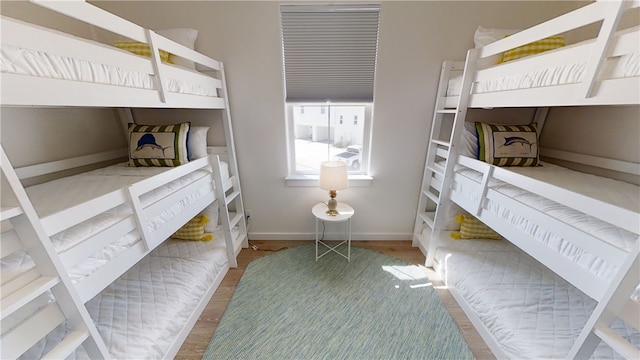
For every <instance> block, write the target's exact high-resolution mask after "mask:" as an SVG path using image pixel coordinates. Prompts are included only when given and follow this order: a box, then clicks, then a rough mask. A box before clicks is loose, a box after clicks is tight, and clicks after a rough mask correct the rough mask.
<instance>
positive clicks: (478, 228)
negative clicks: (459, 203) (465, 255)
mask: <svg viewBox="0 0 640 360" xmlns="http://www.w3.org/2000/svg"><path fill="white" fill-rule="evenodd" d="M456 221H457V222H459V223H460V231H459V232H452V233H451V237H452V238H454V239H458V240H459V239H494V240H499V239H502V237H501V236H500V235H499V234H498V233H497V232H495V231H493V230H491V228H489V227H488V226H487V225H485V224H483V223H482V222H481V221H480V220H478V219H476V218H475V217H473V216H471V215H463V214H460V215H458V216H456Z"/></svg>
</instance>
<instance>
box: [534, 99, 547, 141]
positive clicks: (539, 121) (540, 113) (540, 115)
mask: <svg viewBox="0 0 640 360" xmlns="http://www.w3.org/2000/svg"><path fill="white" fill-rule="evenodd" d="M548 115H549V108H548V107H541V108H536V112H535V114H534V115H533V122H534V123H535V124H536V125H537V129H538V134H537V137H538V138H537V139H538V140H540V133H542V128H543V127H544V123H545V121H547V116H548Z"/></svg>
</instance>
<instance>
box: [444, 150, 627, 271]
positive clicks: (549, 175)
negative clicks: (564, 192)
mask: <svg viewBox="0 0 640 360" xmlns="http://www.w3.org/2000/svg"><path fill="white" fill-rule="evenodd" d="M509 170H511V171H514V172H516V173H519V174H522V175H526V176H528V177H531V178H534V179H537V180H541V181H544V182H546V183H549V184H553V185H557V186H559V187H562V188H565V189H570V190H572V191H574V192H577V193H580V194H583V195H586V196H589V197H592V198H595V199H598V200H601V201H604V202H607V203H610V204H614V205H617V206H620V207H623V208H625V209H629V210H632V211H635V212H638V213H640V197H639V196H638V194H639V193H640V188H639V187H638V186H636V185H632V184H629V183H625V182H622V181H617V180H613V179H608V178H604V177H599V176H595V175H591V174H585V173H581V172H577V171H573V170H570V169H567V168H563V167H561V166H557V165H554V164H549V163H542V166H539V167H511V168H509ZM455 171H456V173H458V174H461V175H464V176H466V177H468V178H471V179H473V180H475V181H478V182H479V181H481V179H482V174H480V173H478V172H476V171H473V170H470V169H468V168H462V167H460V166H458V167H456V170H455ZM489 186H490V187H491V188H492V189H494V190H496V191H498V192H500V193H503V194H505V195H507V196H509V197H511V198H513V199H516V200H518V201H520V202H522V203H524V204H526V205H528V206H530V207H533V208H535V209H538V210H540V211H541V212H544V213H547V214H548V215H550V216H553V217H555V218H558V219H560V220H562V221H564V222H565V223H567V224H570V225H572V226H574V227H576V228H579V229H583V230H584V231H586V232H587V233H590V234H591V235H593V236H595V237H597V238H599V239H602V240H604V241H606V242H609V243H611V244H614V245H616V246H618V247H619V248H622V249H625V250H627V251H628V250H630V249H631V247H632V246H633V244H634V243H635V241H636V239H637V237H636V235H634V234H633V233H631V232H629V231H626V230H622V229H620V228H617V227H615V226H613V225H611V224H608V223H606V222H603V221H601V220H598V219H596V218H593V217H590V216H587V215H585V214H583V213H581V212H578V211H576V210H573V209H570V208H568V207H566V206H563V205H560V204H558V203H556V202H554V201H551V200H549V199H546V198H543V197H541V196H538V195H535V194H532V193H529V192H527V191H525V190H522V189H520V188H518V187H515V186H512V185H509V184H506V183H503V182H501V181H499V180H495V179H490V181H489ZM454 191H456V192H460V193H461V194H462V195H464V196H465V197H468V198H470V199H477V197H478V196H479V194H478V191H477V189H475V188H467V187H466V186H464V185H463V184H462V183H456V186H455V189H454ZM486 208H487V210H489V211H490V212H492V213H494V214H496V215H497V216H498V217H500V218H501V219H503V220H504V221H505V222H507V223H510V224H512V225H514V226H515V227H517V228H518V229H520V230H522V231H524V232H525V233H528V234H530V235H531V236H533V237H534V238H536V239H537V240H539V241H541V242H542V243H544V244H546V245H547V246H549V247H550V248H552V249H554V250H555V251H557V252H558V253H561V254H563V255H565V256H567V257H569V258H571V259H572V260H573V261H575V262H577V263H579V264H580V265H581V266H583V267H585V268H586V269H589V270H590V271H591V272H593V273H594V274H596V275H597V276H600V277H603V278H609V277H610V276H611V275H612V274H613V273H615V271H616V269H615V268H614V267H612V266H609V265H608V264H606V262H604V261H603V260H602V259H600V258H598V257H597V256H596V255H595V254H590V253H587V252H586V251H584V250H583V249H581V248H580V247H578V246H576V245H575V244H574V243H573V242H570V241H568V240H566V239H564V238H561V237H559V236H558V235H556V234H554V233H553V232H551V231H549V230H547V229H545V228H543V226H544V225H543V226H540V225H541V224H535V223H533V222H531V221H530V220H529V219H526V218H523V217H520V216H517V215H515V214H513V213H512V212H511V211H509V210H507V209H505V208H504V207H502V206H501V204H499V203H497V202H495V201H492V200H489V201H488V202H487V203H486ZM639 222H640V219H639ZM639 226H640V225H639ZM574 240H575V239H574Z"/></svg>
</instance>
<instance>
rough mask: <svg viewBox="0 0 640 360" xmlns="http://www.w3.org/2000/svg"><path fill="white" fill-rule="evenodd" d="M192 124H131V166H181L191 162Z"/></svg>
mask: <svg viewBox="0 0 640 360" xmlns="http://www.w3.org/2000/svg"><path fill="white" fill-rule="evenodd" d="M190 126H191V125H190V123H188V122H185V123H181V124H173V125H137V124H129V165H130V166H136V167H139V166H179V165H182V164H186V163H188V162H189V157H188V153H187V137H188V134H189V127H190Z"/></svg>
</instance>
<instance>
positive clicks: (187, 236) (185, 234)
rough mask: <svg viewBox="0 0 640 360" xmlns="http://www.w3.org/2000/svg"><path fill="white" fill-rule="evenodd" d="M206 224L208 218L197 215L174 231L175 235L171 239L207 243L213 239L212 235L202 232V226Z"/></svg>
mask: <svg viewBox="0 0 640 360" xmlns="http://www.w3.org/2000/svg"><path fill="white" fill-rule="evenodd" d="M208 222H209V218H208V217H206V216H204V215H198V216H196V217H194V218H193V219H191V220H189V222H188V223H186V224H185V225H184V226H182V227H181V228H180V229H179V230H178V231H176V232H175V234H173V238H175V239H181V240H199V241H209V240H211V239H213V235H211V234H205V232H204V224H206V223H208Z"/></svg>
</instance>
